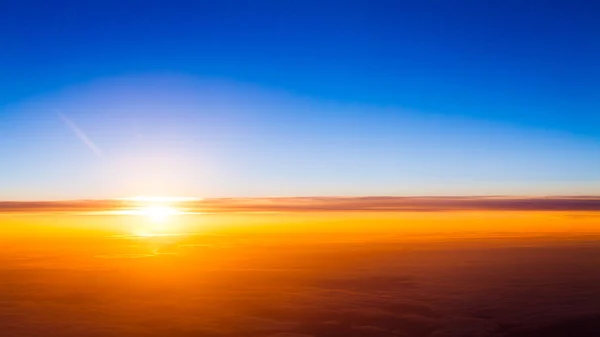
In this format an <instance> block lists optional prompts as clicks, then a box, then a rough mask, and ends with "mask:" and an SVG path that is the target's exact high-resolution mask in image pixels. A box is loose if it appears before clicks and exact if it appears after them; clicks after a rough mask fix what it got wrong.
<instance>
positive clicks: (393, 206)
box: [0, 196, 600, 213]
mask: <svg viewBox="0 0 600 337" xmlns="http://www.w3.org/2000/svg"><path fill="white" fill-rule="evenodd" d="M147 203H148V202H147V201H146V202H140V201H136V200H126V199H106V200H70V201H1V202H0V213H44V212H67V213H88V212H110V211H119V210H126V209H131V208H137V207H140V206H143V205H144V204H147ZM175 205H176V206H177V207H178V208H180V209H182V210H185V211H186V212H190V213H196V212H198V213H256V212H260V213H263V212H265V213H269V212H283V213H284V212H442V211H573V212H578V211H585V212H596V211H600V196H553V197H511V196H470V197H467V196H450V197H377V196H373V197H286V198H213V199H199V200H193V201H190V200H187V201H180V202H177V203H176V204H175Z"/></svg>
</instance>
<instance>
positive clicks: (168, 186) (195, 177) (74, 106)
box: [0, 0, 600, 200]
mask: <svg viewBox="0 0 600 337" xmlns="http://www.w3.org/2000/svg"><path fill="white" fill-rule="evenodd" d="M599 12H600V6H598V4H597V3H594V2H593V1H535V0H531V1H512V0H508V1H506V0H503V1H325V2H323V1H318V2H317V1H219V2H217V1H174V0H171V1H132V0H121V1H34V0H27V1H23V0H19V1H17V0H5V1H2V2H0V199H5V200H33V199H35V200H41V199H73V198H108V197H120V196H127V195H142V194H158V195H192V196H200V197H220V196H234V197H237V196H302V195H307V196H321V195H341V196H344V195H473V194H476V195H494V194H512V195H564V194H597V191H598V190H599V188H600V128H599V126H600V113H599V111H600V100H599V99H598V98H599V91H598V90H599V88H600V63H598V60H600V39H599V38H598V32H599V31H600V21H599V20H597V18H598V13H599Z"/></svg>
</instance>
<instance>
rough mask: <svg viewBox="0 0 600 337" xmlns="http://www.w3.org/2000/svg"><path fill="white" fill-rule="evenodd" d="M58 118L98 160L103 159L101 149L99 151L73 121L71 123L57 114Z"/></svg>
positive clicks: (63, 116) (65, 117)
mask: <svg viewBox="0 0 600 337" xmlns="http://www.w3.org/2000/svg"><path fill="white" fill-rule="evenodd" d="M58 116H59V117H60V118H61V119H62V120H63V122H65V124H66V125H67V126H68V127H69V129H71V131H73V133H74V134H75V135H76V136H77V138H79V139H80V140H81V141H82V142H83V143H84V144H85V145H86V146H87V147H88V148H89V149H90V150H92V152H94V154H95V155H96V156H98V158H100V159H104V154H103V152H102V149H100V148H99V147H98V146H97V145H96V144H95V143H94V142H93V141H92V140H91V139H90V137H88V136H87V135H86V134H85V132H83V130H81V128H80V127H79V126H77V124H75V123H74V122H73V121H71V120H70V119H69V118H67V116H65V115H63V114H61V113H59V114H58Z"/></svg>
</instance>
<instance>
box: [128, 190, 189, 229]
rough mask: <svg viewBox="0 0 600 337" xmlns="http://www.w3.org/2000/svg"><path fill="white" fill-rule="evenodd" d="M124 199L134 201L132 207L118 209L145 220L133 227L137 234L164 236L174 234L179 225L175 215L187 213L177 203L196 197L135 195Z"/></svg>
mask: <svg viewBox="0 0 600 337" xmlns="http://www.w3.org/2000/svg"><path fill="white" fill-rule="evenodd" d="M123 200H125V201H128V202H131V203H133V205H132V208H129V209H126V210H120V211H118V213H119V214H128V215H137V216H140V217H141V219H143V221H142V222H141V223H140V222H137V221H136V225H135V226H134V227H135V228H133V229H132V233H133V234H134V235H136V236H141V237H147V236H158V235H160V236H162V235H173V233H172V231H173V230H175V228H176V227H177V223H176V221H174V220H173V217H174V216H177V215H182V214H186V213H187V212H185V211H183V209H181V208H180V207H177V204H179V203H181V202H186V201H190V200H198V199H195V198H181V197H133V198H123Z"/></svg>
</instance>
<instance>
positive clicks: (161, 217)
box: [139, 205, 179, 222]
mask: <svg viewBox="0 0 600 337" xmlns="http://www.w3.org/2000/svg"><path fill="white" fill-rule="evenodd" d="M139 213H140V215H143V216H145V217H146V218H147V219H148V220H150V221H152V222H165V221H167V220H168V219H169V218H170V217H171V216H173V215H176V214H179V211H178V210H177V209H176V208H174V207H171V206H162V205H161V206H159V205H152V206H144V207H140V209H139Z"/></svg>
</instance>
